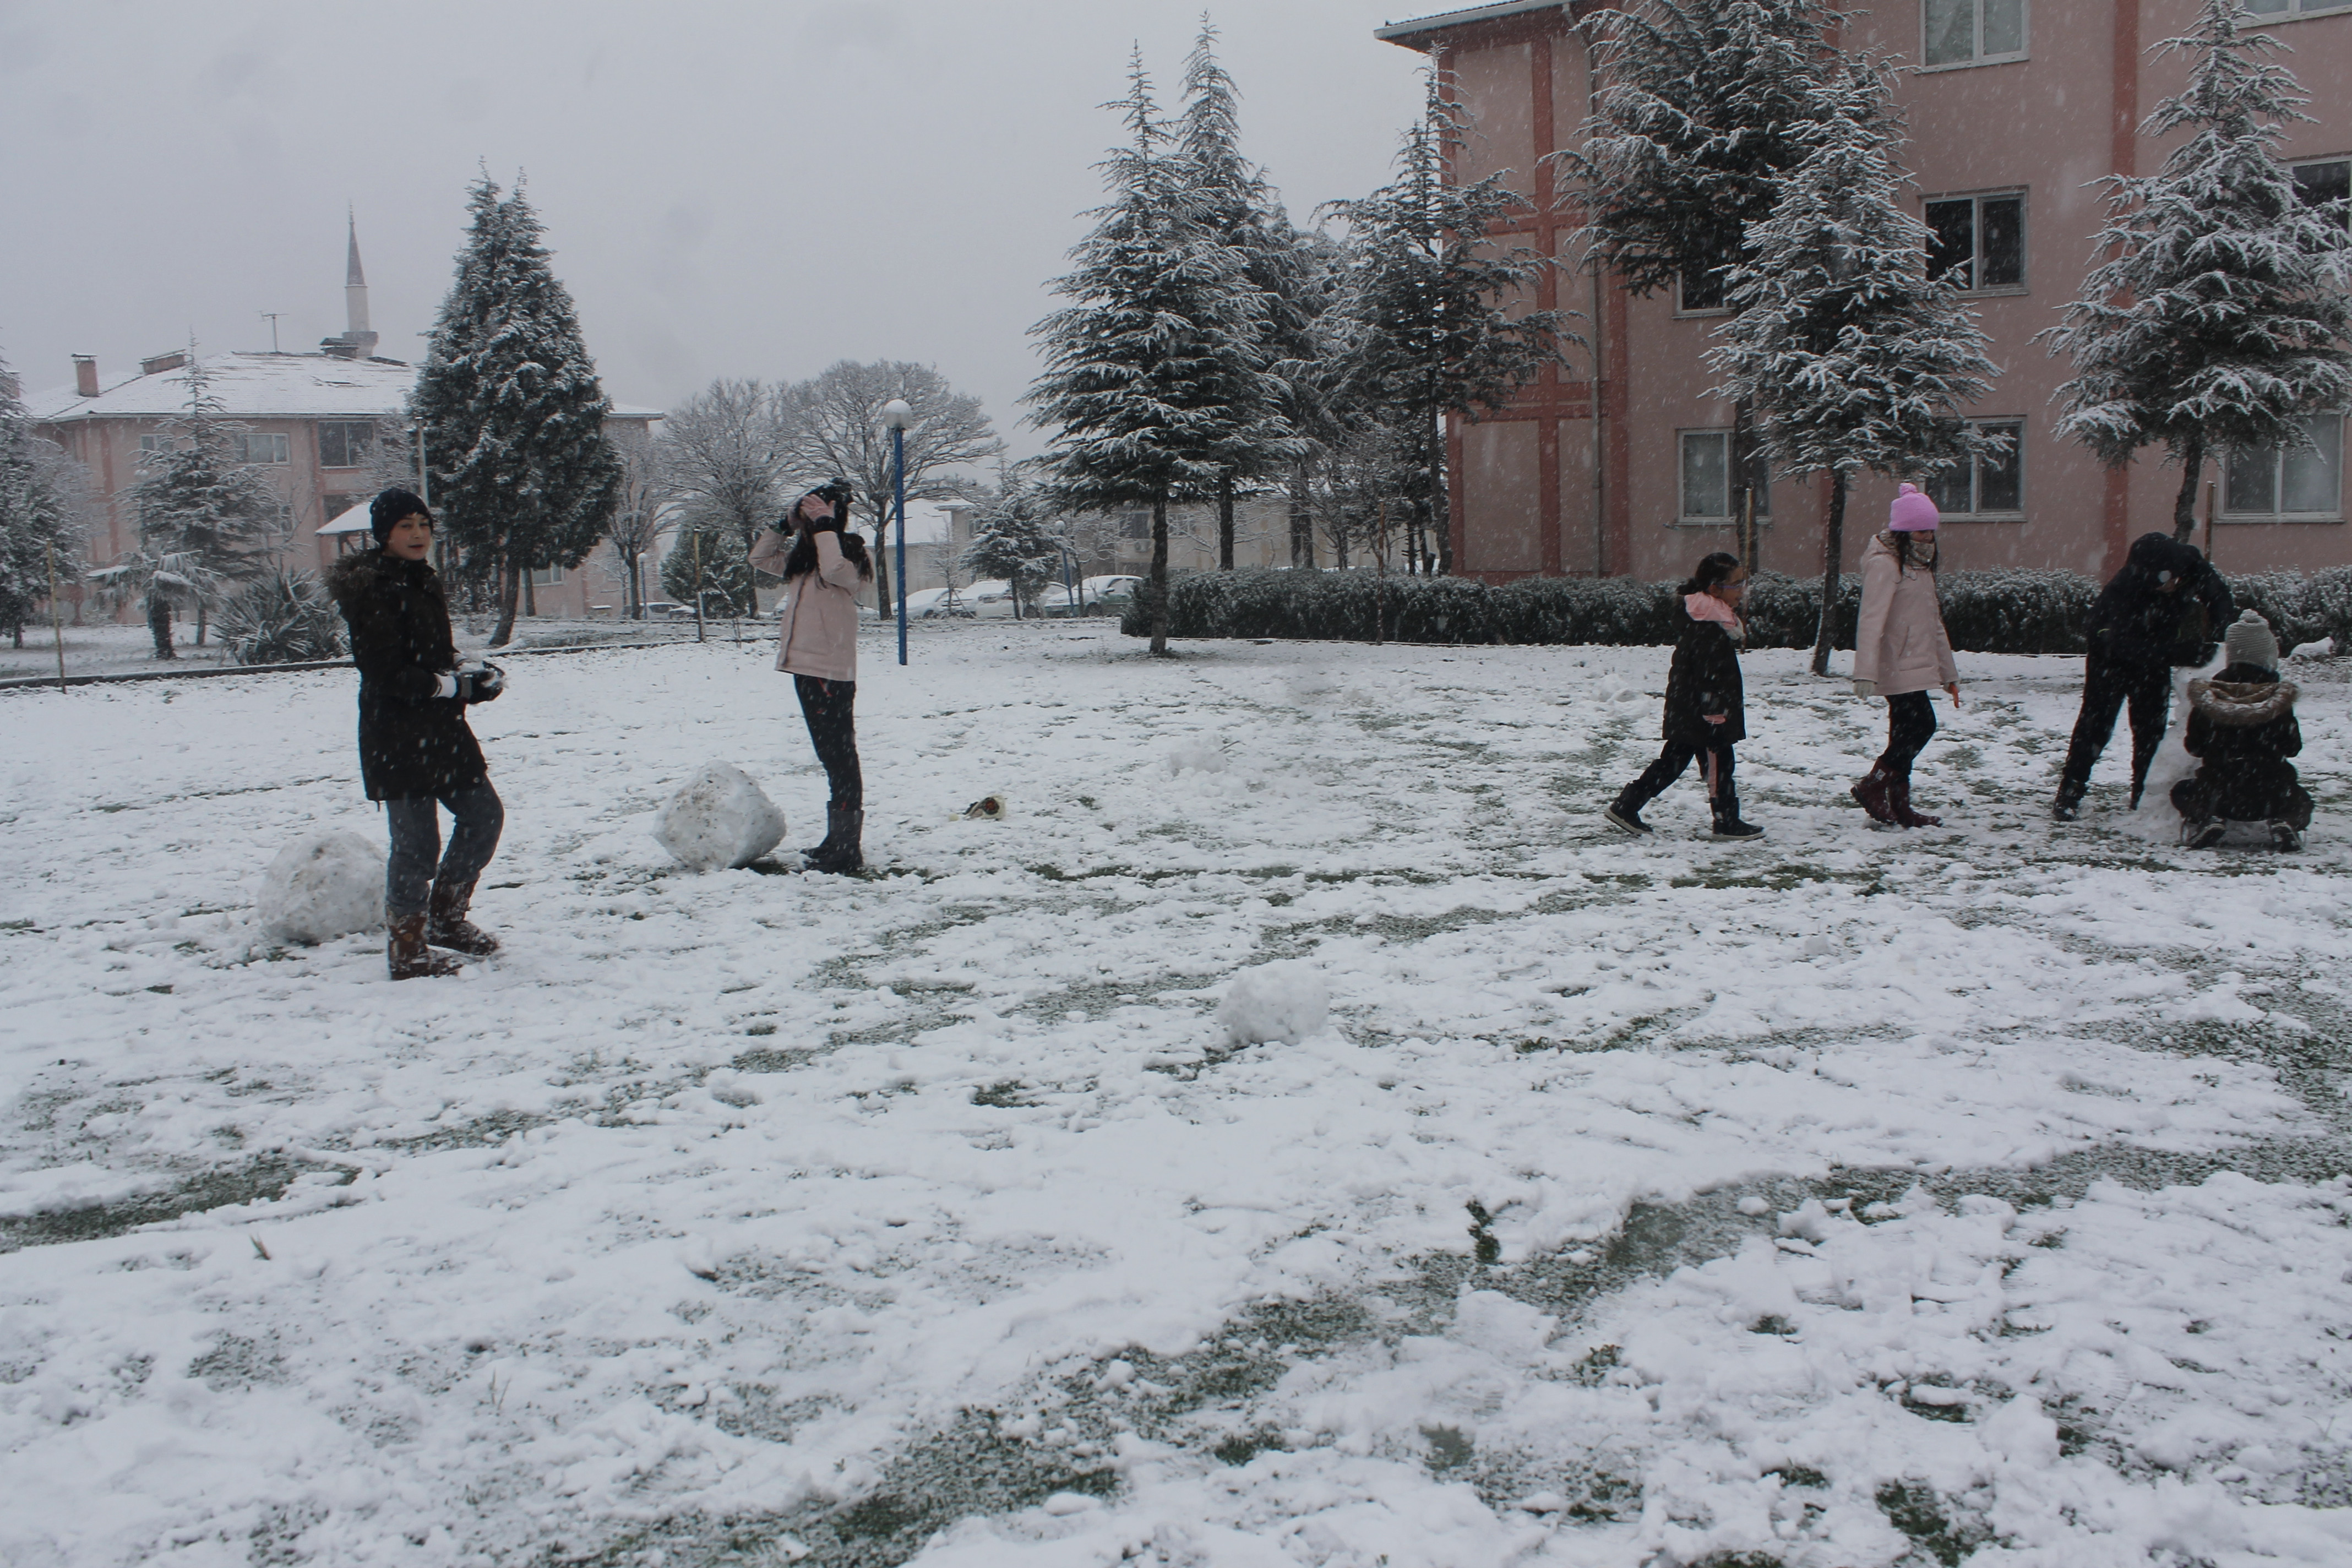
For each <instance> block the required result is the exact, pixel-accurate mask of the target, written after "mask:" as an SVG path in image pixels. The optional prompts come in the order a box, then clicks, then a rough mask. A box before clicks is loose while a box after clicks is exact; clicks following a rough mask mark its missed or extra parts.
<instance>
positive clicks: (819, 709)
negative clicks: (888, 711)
mask: <svg viewBox="0 0 2352 1568" xmlns="http://www.w3.org/2000/svg"><path fill="white" fill-rule="evenodd" d="M793 690H794V691H796V692H798V693H799V694H800V700H801V717H802V718H803V719H805V720H807V721H808V732H809V744H811V745H813V746H814V747H815V748H816V760H817V761H818V762H820V763H824V782H825V783H826V784H828V785H829V786H830V787H831V788H832V790H833V804H834V806H835V808H836V809H838V810H842V811H863V810H865V809H866V775H865V774H864V773H861V772H859V771H858V767H857V682H856V681H854V680H820V679H817V678H816V677H815V676H814V675H795V676H793Z"/></svg>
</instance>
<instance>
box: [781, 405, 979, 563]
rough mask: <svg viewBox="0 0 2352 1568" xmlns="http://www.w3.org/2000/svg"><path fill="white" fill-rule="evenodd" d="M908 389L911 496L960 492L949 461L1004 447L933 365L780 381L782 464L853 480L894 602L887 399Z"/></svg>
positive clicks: (961, 463)
mask: <svg viewBox="0 0 2352 1568" xmlns="http://www.w3.org/2000/svg"><path fill="white" fill-rule="evenodd" d="M894 397H903V398H905V399H906V400H907V403H908V405H909V406H910V407H912V408H913V409H914V411H915V416H914V422H913V423H912V424H910V425H909V426H907V499H908V500H940V499H942V498H944V497H948V496H952V495H954V494H956V493H957V490H958V486H957V485H956V484H955V483H954V482H953V481H952V480H951V479H950V472H949V471H950V470H951V469H955V468H967V467H970V466H971V465H972V464H976V463H982V462H986V461H987V460H988V459H990V458H993V457H995V456H996V455H997V454H998V453H999V452H1001V451H1003V449H1004V443H1003V442H1002V441H999V440H998V439H997V438H996V431H995V428H994V427H993V426H992V425H991V424H990V423H989V419H988V414H987V411H986V410H984V409H982V407H981V405H980V399H979V398H977V397H974V396H972V395H970V394H969V393H961V392H958V391H957V390H956V389H955V388H954V387H952V386H950V385H949V384H948V379H947V377H945V376H943V375H941V374H940V373H939V371H938V370H936V369H935V368H933V367H932V366H930V365H927V364H910V363H905V362H902V361H898V362H894V361H884V362H880V363H874V364H859V363H856V361H854V360H843V361H842V362H841V363H838V364H836V365H834V366H833V367H832V368H830V369H828V370H826V371H824V373H823V374H818V375H814V376H812V377H810V378H809V379H808V380H806V381H801V382H795V383H793V384H792V385H790V386H786V387H780V388H778V389H777V394H776V418H777V426H778V429H779V432H780V434H781V436H782V446H783V450H784V453H785V471H786V472H788V473H790V474H791V475H792V476H793V479H794V481H795V482H806V483H808V484H811V485H814V484H817V483H821V482H822V481H824V480H825V479H833V478H835V477H838V478H841V479H847V480H848V481H849V482H850V483H851V484H852V485H853V486H855V487H856V490H857V493H858V496H859V497H860V498H861V499H862V500H864V502H865V503H866V507H867V509H868V510H869V511H870V513H871V515H872V516H873V518H874V557H875V562H874V584H875V593H876V595H877V603H879V604H883V605H887V604H889V603H890V577H889V562H888V557H887V555H885V553H884V552H883V545H884V544H885V543H886V542H887V533H886V525H887V522H888V521H889V518H890V503H891V498H892V489H891V474H890V433H889V432H888V431H887V430H886V429H884V428H883V427H882V405H884V404H886V403H887V402H889V401H890V400H891V399H892V398H894Z"/></svg>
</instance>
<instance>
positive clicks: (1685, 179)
mask: <svg viewBox="0 0 2352 1568" xmlns="http://www.w3.org/2000/svg"><path fill="white" fill-rule="evenodd" d="M1834 20H1835V14H1834V12H1832V9H1831V8H1830V6H1828V5H1825V4H1822V0H1633V3H1631V4H1627V5H1622V6H1616V7H1612V8H1608V9H1604V10H1598V11H1594V12H1593V13H1592V14H1591V16H1588V17H1587V18H1586V19H1585V20H1584V22H1583V23H1582V24H1581V26H1583V27H1584V28H1585V29H1586V31H1587V33H1588V35H1589V36H1590V37H1591V38H1592V39H1593V41H1594V44H1595V51H1594V55H1595V63H1596V65H1597V66H1598V68H1599V73H1600V80H1601V87H1600V90H1599V91H1598V92H1597V93H1596V94H1595V95H1594V98H1593V106H1592V112H1591V114H1590V115H1589V116H1588V117H1587V118H1586V120H1585V121H1584V123H1583V125H1582V126H1581V127H1580V130H1579V132H1578V135H1577V144H1576V145H1575V146H1572V147H1570V148H1568V149H1566V150H1564V151H1562V152H1560V153H1556V154H1554V155H1553V157H1554V167H1555V169H1556V171H1557V173H1558V175H1559V181H1560V191H1559V195H1560V198H1561V199H1562V200H1563V201H1564V202H1568V203H1571V204H1577V205H1581V207H1582V209H1583V212H1584V217H1585V226H1584V228H1583V230H1582V233H1581V235H1580V240H1581V243H1582V244H1583V246H1584V247H1585V249H1586V254H1587V257H1588V258H1589V259H1590V261H1591V263H1592V264H1593V265H1597V266H1601V267H1603V268H1607V269H1608V270H1609V271H1612V272H1614V273H1615V274H1616V275H1617V276H1618V278H1619V279H1620V280H1621V281H1622V283H1623V284H1624V286H1625V287H1626V288H1627V289H1631V290H1632V291H1633V292H1634V293H1636V294H1639V295H1642V296H1644V297H1647V296H1648V295H1650V294H1653V293H1654V292H1656V291H1657V290H1658V289H1679V290H1680V295H1679V298H1680V302H1681V303H1682V304H1683V305H1684V306H1685V308H1687V309H1691V310H1706V309H1713V308H1716V307H1719V306H1729V307H1731V308H1733V309H1737V308H1738V307H1737V304H1736V302H1735V301H1733V300H1731V299H1730V298H1729V293H1728V288H1729V279H1730V268H1733V267H1735V266H1737V265H1738V263H1739V261H1740V259H1741V257H1742V252H1743V247H1745V245H1746V243H1747V235H1748V229H1749V227H1750V226H1752V225H1755V224H1759V223H1762V222H1763V221H1765V220H1766V219H1767V218H1769V217H1770V216H1771V215H1772V207H1773V204H1774V203H1775V202H1777V201H1778V200H1779V199H1780V184H1781V181H1782V180H1783V178H1785V177H1786V175H1787V174H1788V173H1789V171H1790V170H1791V169H1793V168H1795V167H1796V166H1797V165H1798V163H1801V162H1802V161H1803V159H1804V157H1805V154H1806V149H1805V147H1804V145H1803V143H1802V142H1801V139H1800V135H1799V132H1800V128H1801V126H1802V124H1803V123H1804V120H1805V117H1806V115H1807V114H1809V113H1810V112H1811V101H1812V100H1811V96H1810V95H1811V91H1812V88H1813V84H1814V83H1815V82H1816V81H1818V80H1819V79H1820V77H1821V73H1822V66H1823V64H1824V62H1825V60H1826V59H1827V58H1828V56H1829V54H1830V52H1831V51H1830V47H1829V42H1828V28H1829V26H1830V25H1831V24H1832V22H1833V21H1834ZM1751 414H1752V411H1751V410H1750V408H1749V406H1748V404H1747V403H1745V402H1740V403H1738V404H1736V405H1735V406H1734V410H1733V421H1732V440H1733V446H1734V447H1735V448H1736V451H1735V456H1734V458H1733V462H1734V471H1735V472H1736V473H1738V474H1739V475H1740V476H1742V477H1741V479H1738V481H1736V484H1737V485H1738V486H1740V487H1746V486H1756V487H1761V486H1762V485H1763V484H1764V483H1765V482H1766V478H1765V470H1764V469H1763V468H1762V466H1761V465H1759V463H1757V461H1756V443H1755V440H1754V437H1753V434H1752V432H1751V429H1750V425H1751V422H1752V419H1751Z"/></svg>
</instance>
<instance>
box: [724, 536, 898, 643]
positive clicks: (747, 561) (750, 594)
mask: <svg viewBox="0 0 2352 1568" xmlns="http://www.w3.org/2000/svg"><path fill="white" fill-rule="evenodd" d="M841 521H843V522H847V521H849V520H848V519H847V518H843V519H842V520H841ZM877 537H878V536H877ZM759 542H760V525H759V524H757V523H753V524H752V525H751V531H750V532H748V533H746V534H744V535H743V597H744V598H745V599H746V600H748V601H750V603H751V618H752V619H753V620H755V621H756V620H758V619H759V618H760V570H759V568H758V567H756V566H754V565H752V564H751V547H752V546H753V545H755V544H757V543H759Z"/></svg>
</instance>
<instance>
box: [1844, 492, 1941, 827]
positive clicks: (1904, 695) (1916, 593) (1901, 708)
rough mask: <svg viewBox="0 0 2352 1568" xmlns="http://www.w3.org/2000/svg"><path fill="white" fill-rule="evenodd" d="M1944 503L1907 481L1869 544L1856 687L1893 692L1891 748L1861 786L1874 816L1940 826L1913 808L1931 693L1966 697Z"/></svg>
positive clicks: (1859, 793)
mask: <svg viewBox="0 0 2352 1568" xmlns="http://www.w3.org/2000/svg"><path fill="white" fill-rule="evenodd" d="M1939 521H1942V520H1941V519H1940V518H1939V517H1938V516H1937V512H1936V503H1935V502H1934V501H1932V500H1928V499H1927V497H1926V496H1924V495H1921V494H1920V493H1919V489H1918V487H1917V486H1916V485H1905V486H1904V487H1903V488H1902V489H1901V491H1900V492H1899V493H1897V494H1896V496H1895V504H1894V505H1893V506H1892V507H1891V508H1889V509H1888V512H1887V520H1886V531H1885V532H1884V533H1881V534H1879V535H1877V536H1876V537H1875V538H1874V539H1872V540H1871V542H1870V543H1869V545H1868V546H1867V547H1866V548H1865V549H1864V551H1863V552H1862V623H1861V625H1860V626H1859V627H1858V628H1857V629H1856V631H1855V634H1854V640H1853V690H1854V695H1855V696H1857V697H1884V698H1885V699H1886V750H1885V751H1884V752H1880V753H1879V756H1878V760H1877V761H1876V762H1875V763H1872V764H1871V768H1870V772H1869V773H1866V774H1864V776H1863V777H1862V778H1861V779H1860V780H1859V781H1858V782H1857V783H1856V784H1854V786H1853V798H1854V799H1856V800H1858V801H1860V802H1861V803H1862V809H1863V810H1864V811H1866V812H1868V813H1869V814H1870V816H1871V820H1872V821H1874V822H1892V823H1898V824H1900V825H1901V826H1905V827H1934V826H1937V824H1938V823H1939V822H1940V821H1941V820H1942V819H1941V818H1940V817H1934V816H1927V815H1926V814H1925V813H1922V812H1917V811H1914V810H1913V809H1912V808H1911V763H1912V762H1913V761H1914V760H1915V759H1916V758H1917V756H1918V755H1919V752H1920V751H1921V749H1922V748H1924V747H1925V746H1926V745H1927V741H1928V738H1929V737H1930V736H1932V735H1934V734H1935V732H1936V708H1935V703H1934V700H1932V699H1931V698H1929V696H1928V695H1927V693H1928V691H1929V690H1930V689H1932V688H1934V687H1937V686H1940V687H1942V688H1943V689H1945V690H1946V691H1948V692H1950V693H1951V696H1952V706H1953V707H1955V708H1958V706H1959V705H1960V678H1959V671H1958V669H1957V668H1955V667H1954V666H1953V663H1952V642H1951V639H1950V638H1949V637H1946V636H1945V635H1944V606H1943V603H1942V601H1941V600H1939V599H1938V598H1937V595H1936V525H1937V522H1939Z"/></svg>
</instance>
